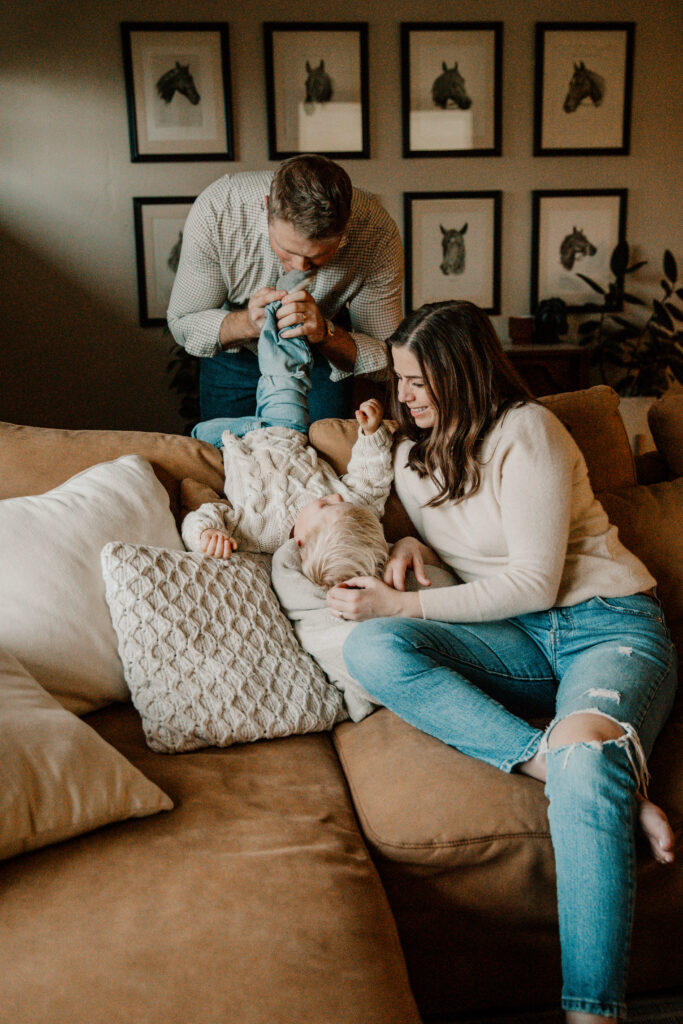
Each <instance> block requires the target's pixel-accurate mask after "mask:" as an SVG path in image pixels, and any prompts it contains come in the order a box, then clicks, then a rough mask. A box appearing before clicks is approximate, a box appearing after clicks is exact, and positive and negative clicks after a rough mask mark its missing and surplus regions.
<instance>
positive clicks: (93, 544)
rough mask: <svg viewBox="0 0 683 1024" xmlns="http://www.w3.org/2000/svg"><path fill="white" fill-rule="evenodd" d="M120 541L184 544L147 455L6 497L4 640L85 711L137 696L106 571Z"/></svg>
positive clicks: (0, 633)
mask: <svg viewBox="0 0 683 1024" xmlns="http://www.w3.org/2000/svg"><path fill="white" fill-rule="evenodd" d="M54 455H55V457H56V456H57V455H58V452H57V450H55V452H54ZM114 540H123V541H134V542H141V543H148V544H160V545H163V546H164V547H175V548H179V549H183V543H182V541H181V539H180V535H179V533H178V530H177V528H176V525H175V521H174V519H173V516H172V515H171V511H170V509H169V499H168V494H167V493H166V491H165V489H164V487H163V486H162V485H161V484H160V483H159V481H158V480H157V478H156V476H155V475H154V472H153V470H152V467H151V465H150V464H149V462H147V461H146V459H143V458H141V457H140V456H139V455H126V456H124V457H123V458H120V459H116V460H115V461H114V462H103V463H100V464H99V465H97V466H92V467H91V468H90V469H87V470H85V471H84V472H82V473H79V474H78V475H77V476H74V477H72V478H71V479H70V480H67V481H66V483H64V484H61V486H59V487H55V488H54V490H52V491H48V492H47V494H41V495H32V496H29V497H24V498H8V499H7V500H5V501H0V648H3V649H4V650H7V651H10V652H11V653H12V654H14V655H15V657H17V658H19V660H20V661H21V663H22V664H23V665H25V666H26V668H27V669H28V671H29V672H31V674H32V675H33V676H34V677H35V678H36V679H37V681H38V682H39V683H40V684H41V685H42V686H44V687H45V689H46V690H48V691H49V692H50V693H51V694H52V695H53V696H54V697H56V698H57V699H58V700H59V701H60V703H61V704H63V705H64V707H65V708H67V710H69V711H73V712H75V713H76V714H84V713H85V712H86V711H93V710H94V709H95V708H98V707H101V706H103V705H105V704H109V703H111V702H112V701H116V700H128V699H129V696H130V695H129V693H128V688H127V686H126V681H125V679H124V678H123V670H122V668H121V663H120V661H119V658H118V655H117V652H116V636H115V634H114V630H113V629H112V626H111V620H110V618H109V612H108V609H107V605H106V602H105V599H104V584H103V583H102V576H101V573H100V551H101V550H102V548H103V546H104V545H105V544H107V543H108V542H109V541H114Z"/></svg>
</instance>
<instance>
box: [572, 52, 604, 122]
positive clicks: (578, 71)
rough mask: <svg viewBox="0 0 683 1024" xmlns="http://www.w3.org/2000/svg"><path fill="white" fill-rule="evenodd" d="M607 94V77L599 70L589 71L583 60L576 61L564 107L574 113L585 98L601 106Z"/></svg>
mask: <svg viewBox="0 0 683 1024" xmlns="http://www.w3.org/2000/svg"><path fill="white" fill-rule="evenodd" d="M604 96H605V79H604V78H603V77H602V75H599V74H598V73H597V71H589V70H588V68H587V67H586V65H585V64H584V62H583V61H581V62H580V63H579V64H577V63H576V61H575V62H574V74H573V75H572V77H571V81H570V83H569V90H568V92H567V95H566V97H565V101H564V105H563V107H562V109H563V110H564V112H565V113H566V114H572V113H573V112H574V111H575V110H576V108H577V107H578V105H579V104H580V103H582V102H583V100H585V99H588V100H590V101H591V102H592V103H593V105H594V106H596V107H599V106H600V104H601V103H602V101H603V98H604Z"/></svg>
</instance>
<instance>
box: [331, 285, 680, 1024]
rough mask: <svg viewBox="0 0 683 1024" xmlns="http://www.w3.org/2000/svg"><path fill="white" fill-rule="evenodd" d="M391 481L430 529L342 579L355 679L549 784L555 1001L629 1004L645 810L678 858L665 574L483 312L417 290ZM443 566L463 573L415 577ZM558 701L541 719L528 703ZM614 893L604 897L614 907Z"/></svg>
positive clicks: (657, 847)
mask: <svg viewBox="0 0 683 1024" xmlns="http://www.w3.org/2000/svg"><path fill="white" fill-rule="evenodd" d="M390 345H391V350H392V358H393V365H394V387H393V399H394V402H393V415H394V416H395V418H396V419H397V420H398V421H399V424H400V427H401V435H402V439H401V440H400V442H399V444H398V445H397V448H396V451H395V455H394V472H395V481H396V489H397V492H398V495H399V497H400V498H401V500H402V502H403V504H404V506H405V508H406V510H407V512H408V514H409V516H410V518H411V520H412V522H413V524H414V525H415V527H416V528H417V531H418V533H419V535H420V537H421V538H422V539H421V540H417V539H415V538H411V537H407V538H404V539H403V540H400V541H399V542H398V543H397V544H396V545H395V546H394V548H393V550H392V553H391V556H390V559H389V561H388V563H387V567H386V570H385V574H384V581H382V580H373V579H370V578H367V577H362V578H358V579H354V580H350V581H349V584H352V585H353V589H352V588H350V587H349V586H348V585H344V586H341V587H335V588H333V589H332V590H331V591H330V592H329V594H328V605H329V606H330V607H331V609H332V610H333V611H335V612H336V613H337V614H341V615H342V616H343V617H344V618H347V619H351V620H354V621H356V620H358V621H359V620H369V621H366V622H362V623H361V624H360V625H359V626H357V627H356V629H354V631H353V642H352V643H347V644H346V645H345V649H344V656H345V659H346V664H347V667H348V669H349V671H350V673H351V675H352V676H354V677H355V678H356V679H357V680H358V681H359V683H360V684H361V685H362V686H363V687H365V689H366V690H367V691H368V693H370V694H371V695H372V696H373V697H374V698H376V699H377V700H378V701H380V702H381V703H382V704H384V705H385V706H386V707H388V708H390V709H391V710H393V711H394V712H395V713H396V714H398V715H400V716H401V717H402V718H404V719H405V720H406V721H408V722H410V723H411V724H412V725H414V726H416V727H417V728H418V729H422V730H423V731H424V732H428V733H430V734H431V735H433V736H436V737H438V738H439V739H441V740H443V741H444V742H445V743H448V744H450V745H451V746H453V747H457V749H458V750H460V751H462V752H463V753H465V754H469V755H471V756H472V757H477V758H480V759H481V760H483V761H486V762H487V763H488V764H492V765H495V766H496V767H498V768H500V769H501V770H502V771H507V772H511V771H519V772H523V773H524V774H527V775H530V776H532V777H533V778H535V779H540V780H542V781H544V782H545V785H546V793H547V795H548V797H549V800H550V809H549V819H550V830H551V835H552V841H553V846H554V851H555V860H556V870H557V893H558V906H559V918H560V941H561V947H562V967H563V992H562V1005H563V1008H564V1010H565V1012H566V1015H567V1020H568V1021H571V1022H572V1024H577V1022H579V1021H581V1022H584V1021H592V1020H600V1021H603V1022H604V1021H605V1020H616V1019H617V1017H618V1015H619V1014H623V1012H624V988H625V977H626V968H627V960H628V950H629V943H630V930H631V918H632V910H633V902H634V887H635V871H634V867H633V865H634V862H635V851H634V822H635V820H636V817H637V818H638V820H639V821H640V824H641V827H642V828H643V829H644V831H645V833H646V835H647V836H648V839H649V841H650V845H651V848H652V851H653V853H654V855H655V856H656V857H657V859H658V860H660V861H662V862H669V861H672V860H673V834H672V832H671V828H670V826H669V823H668V820H667V818H666V816H665V815H664V813H663V812H662V811H661V810H660V809H659V808H658V807H655V805H654V804H652V803H650V802H649V801H647V800H646V799H645V798H644V797H643V796H640V797H639V798H637V794H638V793H639V791H641V790H642V791H644V789H645V782H646V776H647V768H646V764H645V762H646V757H647V755H648V754H649V753H650V750H651V749H652V745H653V743H654V740H655V738H656V736H657V734H658V733H659V731H660V729H661V728H662V725H663V724H664V722H665V720H666V718H667V716H668V714H669V711H670V709H671V706H672V703H673V697H674V691H675V686H676V656H675V651H674V648H673V645H672V644H671V641H670V639H669V636H668V632H667V629H666V626H665V625H664V623H663V619H662V612H661V609H660V606H659V604H658V602H657V600H656V598H655V597H654V596H653V591H652V587H653V586H654V583H655V581H654V579H653V578H652V577H651V576H650V574H649V572H648V571H647V569H646V568H645V566H644V565H643V564H642V563H641V562H640V561H639V560H638V559H637V558H635V556H634V555H632V554H631V553H630V552H629V551H627V550H626V549H625V548H624V547H623V545H622V544H621V543H620V542H619V540H618V539H617V532H616V529H615V528H614V527H612V526H610V524H609V522H608V519H607V516H606V515H605V512H604V510H603V509H602V506H601V505H600V504H599V502H597V501H596V500H595V497H594V496H593V492H592V490H591V487H590V483H589V480H588V473H587V470H586V464H585V462H584V459H583V456H582V454H581V452H580V451H579V449H578V447H577V445H576V444H575V442H574V441H573V440H572V438H571V436H570V435H569V433H568V432H567V431H566V430H565V428H564V427H563V425H562V424H561V423H560V422H559V420H558V419H557V418H556V417H555V416H554V415H553V414H552V413H551V412H550V411H549V410H547V409H546V408H545V407H544V406H543V405H540V404H539V403H537V402H535V401H534V400H533V398H532V397H531V395H530V394H529V392H528V391H527V389H526V387H525V386H524V384H523V383H522V381H521V380H520V379H519V378H518V376H517V375H516V373H515V371H514V370H513V368H512V367H511V366H510V364H509V362H508V361H507V359H506V357H505V354H504V352H503V350H502V347H501V345H500V342H499V341H498V338H497V337H496V335H495V332H494V330H493V328H492V326H491V323H490V321H489V319H488V317H487V316H486V315H485V314H484V313H482V312H481V310H479V309H478V308H477V307H476V306H473V305H472V304H471V303H468V302H450V303H438V304H436V303H435V304H431V305H427V306H423V307H422V308H421V309H419V310H417V312H415V313H413V314H411V315H410V316H409V317H408V318H407V319H406V320H404V322H403V323H402V324H401V326H400V327H399V328H398V330H397V331H396V332H395V334H394V335H393V337H392V338H391V339H390ZM430 563H431V564H439V563H446V564H447V565H448V566H449V567H450V568H451V569H453V570H454V571H455V572H456V574H457V575H458V576H459V578H460V579H461V580H462V582H461V583H460V584H459V585H457V586H453V587H447V588H444V589H441V590H433V591H430V590H423V591H421V592H419V593H408V592H406V591H405V589H404V588H405V578H406V572H407V570H408V569H412V570H413V572H414V574H415V576H416V577H417V579H418V580H419V581H420V582H422V583H426V580H425V578H424V566H425V564H430ZM541 715H547V716H552V717H553V720H552V722H551V724H550V726H549V727H548V729H547V731H546V732H545V733H543V732H542V731H540V730H538V729H536V728H533V727H532V726H531V725H530V724H528V721H527V719H530V718H535V717H538V716H541ZM606 908H607V909H606Z"/></svg>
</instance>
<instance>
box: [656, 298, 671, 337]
mask: <svg viewBox="0 0 683 1024" xmlns="http://www.w3.org/2000/svg"><path fill="white" fill-rule="evenodd" d="M652 305H653V307H654V311H655V319H656V321H657V323H659V324H661V326H662V327H665V328H666V329H667V330H668V331H673V329H674V323H673V320H672V319H671V317H670V316H669V314H668V312H667V310H666V307H665V306H664V304H663V303H661V302H660V301H659V299H653V301H652Z"/></svg>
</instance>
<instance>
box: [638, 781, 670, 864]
mask: <svg viewBox="0 0 683 1024" xmlns="http://www.w3.org/2000/svg"><path fill="white" fill-rule="evenodd" d="M638 824H639V825H640V827H641V829H642V830H643V832H644V833H645V835H646V837H647V840H648V842H649V844H650V849H651V850H652V856H653V857H654V858H655V860H658V861H659V862H660V864H671V863H673V859H674V834H673V830H672V828H671V825H670V824H669V819H668V818H667V816H666V814H665V813H664V811H663V810H662V808H661V807H658V806H657V804H653V803H652V801H651V800H646V799H645V797H643V796H638Z"/></svg>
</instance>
